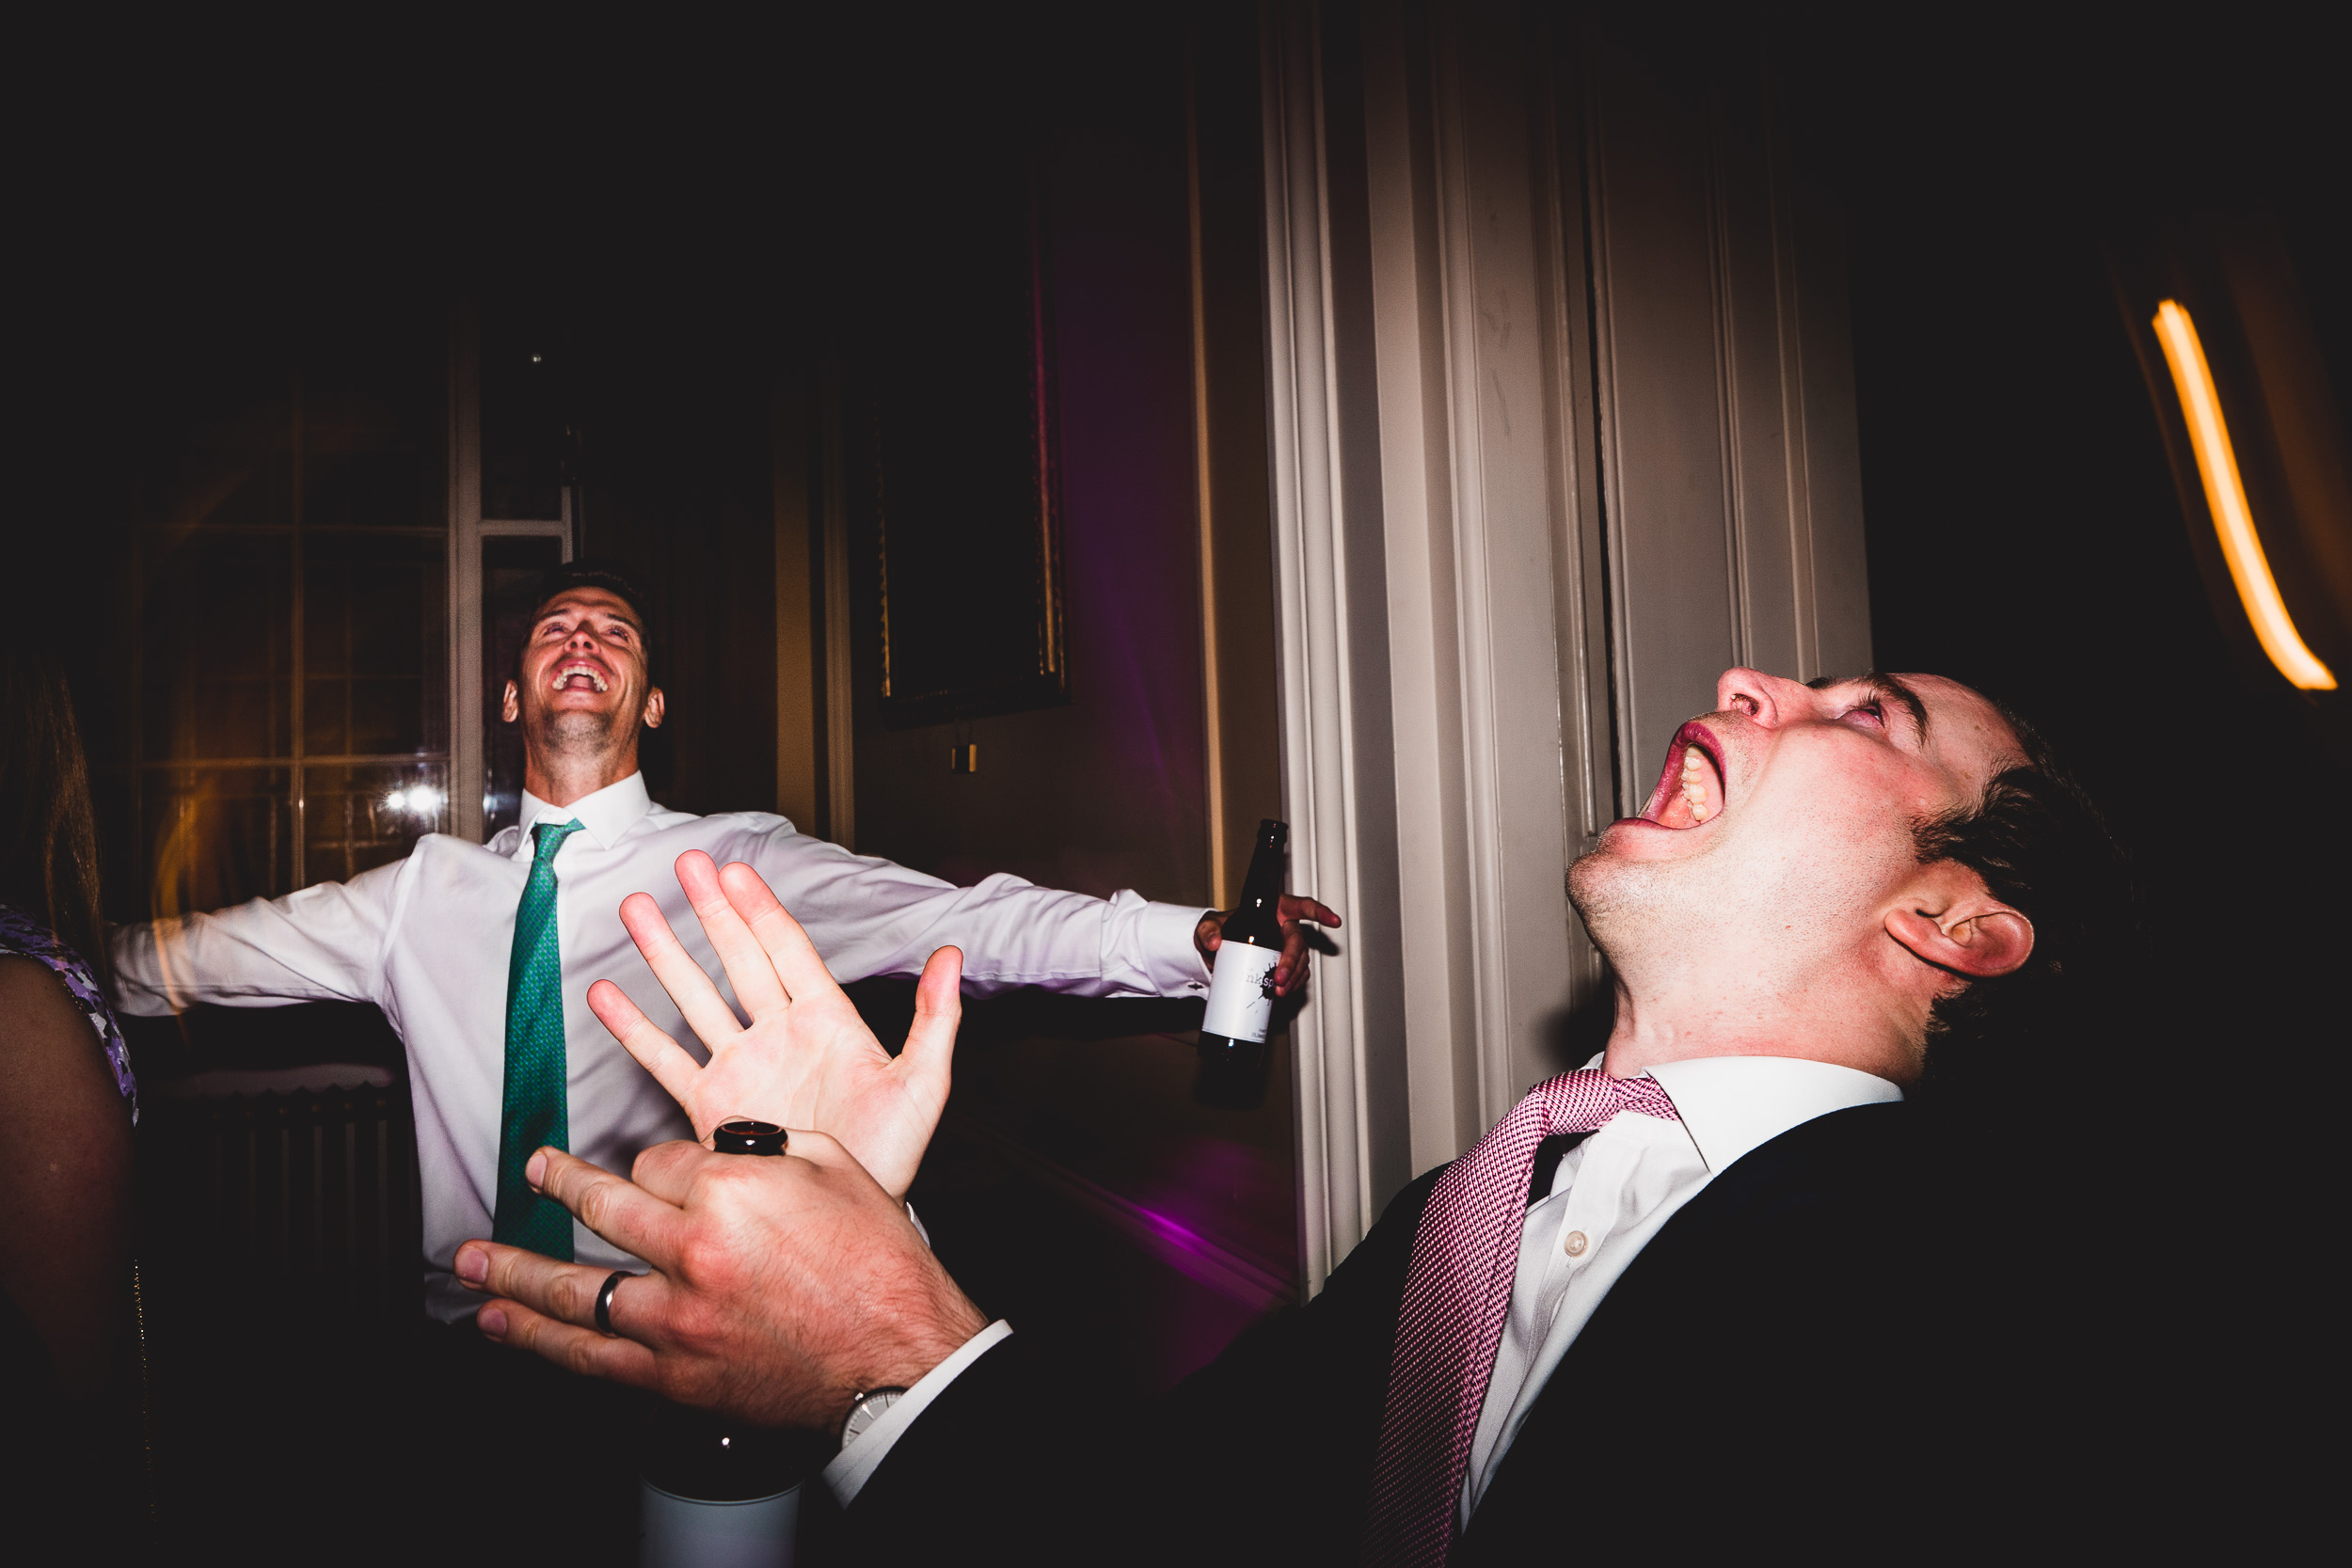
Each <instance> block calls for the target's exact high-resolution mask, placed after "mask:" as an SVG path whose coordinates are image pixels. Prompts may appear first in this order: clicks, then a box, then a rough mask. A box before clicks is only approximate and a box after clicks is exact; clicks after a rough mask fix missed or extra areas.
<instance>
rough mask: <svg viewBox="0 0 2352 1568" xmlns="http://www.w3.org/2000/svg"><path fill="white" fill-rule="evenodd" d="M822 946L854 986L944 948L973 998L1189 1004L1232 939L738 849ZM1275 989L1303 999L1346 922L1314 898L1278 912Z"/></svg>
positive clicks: (822, 851) (1115, 904) (1093, 906)
mask: <svg viewBox="0 0 2352 1568" xmlns="http://www.w3.org/2000/svg"><path fill="white" fill-rule="evenodd" d="M737 852H739V853H740V854H741V855H742V856H743V858H744V860H745V861H746V862H747V863H750V864H751V865H752V867H753V868H754V869H755V871H756V872H757V873H758V874H759V876H760V878H761V879H763V880H764V881H765V882H766V883H767V884H768V885H769V886H770V887H771V888H772V889H774V891H775V893H776V895H778V896H779V897H780V898H781V899H782V900H783V901H784V903H785V904H786V905H787V907H789V908H790V909H791V910H792V911H793V912H794V913H795V914H796V915H797V916H798V917H799V918H800V919H801V920H802V921H803V923H805V924H806V925H807V926H808V927H810V928H811V929H812V930H815V931H817V932H818V936H819V938H820V939H821V940H822V942H823V943H824V949H825V956H826V961H827V963H828V964H829V965H830V966H831V968H832V969H833V972H834V974H835V975H836V976H837V977H839V978H841V979H844V980H858V979H863V978H865V977H866V976H867V975H869V974H914V973H915V972H916V971H917V970H919V969H920V968H921V967H922V963H923V960H924V958H927V957H928V956H929V955H930V953H931V952H933V951H934V950H936V949H938V948H941V947H949V946H952V947H957V948H961V950H962V952H963V955H964V983H965V986H966V987H967V989H969V990H971V991H972V993H973V994H975V995H987V994H989V993H991V992H994V991H999V990H1009V989H1011V988H1014V987H1019V986H1040V987H1043V988H1045V989H1046V990H1056V991H1061V992H1065V993H1069V994H1073V995H1083V996H1183V995H1197V994H1200V993H1201V992H1202V991H1204V990H1206V989H1207V986H1208V980H1209V966H1210V965H1211V964H1213V963H1214V962H1215V959H1214V958H1213V957H1212V955H1213V954H1214V953H1215V951H1216V947H1217V944H1218V942H1219V939H1220V936H1221V933H1222V929H1223V926H1224V921H1225V916H1224V915H1223V914H1222V913H1221V912H1219V911H1216V910H1202V909H1200V908H1199V907H1198V906H1194V905H1179V904H1161V903H1153V902H1152V901H1150V900H1148V899H1146V898H1144V897H1142V896H1141V895H1137V894H1135V893H1117V894H1114V895H1111V896H1110V897H1108V898H1097V897H1094V896H1093V895H1089V894H1082V893H1071V892H1066V891H1063V890H1060V889H1057V888H1045V887H1038V886H1036V885H1034V884H1032V883H1030V882H1027V881H1025V880H1024V879H1021V878H1019V877H1012V876H1005V875H998V876H993V877H987V878H983V879H981V880H979V881H978V882H977V883H975V884H974V885H972V886H970V887H957V886H955V885H954V884H952V883H949V882H945V881H942V880H940V879H938V878H936V877H930V876H926V875H924V874H923V873H921V872H919V871H914V870H910V869H909V868H908V867H906V866H903V865H898V864H894V863H891V862H889V861H885V860H881V859H877V858H876V857H873V856H870V855H856V854H852V853H851V852H850V851H849V850H847V849H844V848H842V847H840V846H838V845H834V844H828V843H825V842H824V841H823V840H821V839H815V838H811V837H809V836H807V835H805V834H803V833H798V832H790V831H788V830H783V829H780V830H779V831H778V832H773V833H770V834H766V835H762V836H761V837H759V838H757V839H756V840H755V841H753V842H750V843H746V844H744V845H742V846H741V847H739V849H738V851H737ZM1279 918H1280V920H1281V923H1282V936H1283V947H1282V961H1281V964H1280V966H1279V973H1278V975H1277V984H1278V986H1279V987H1280V989H1281V990H1284V991H1288V990H1293V989H1295V987H1296V985H1297V982H1298V979H1299V977H1300V975H1301V974H1302V973H1303V964H1304V958H1305V954H1306V949H1307V945H1308V942H1309V940H1310V937H1309V932H1308V930H1307V927H1309V926H1311V925H1318V924H1319V925H1323V926H1328V927H1337V926H1338V925H1339V923H1340V918H1339V916H1338V915H1337V914H1335V913H1333V912H1332V911H1330V910H1329V909H1327V908H1326V907H1325V906H1324V905H1322V904H1320V903H1318V902H1316V901H1315V900H1314V899H1312V898H1310V897H1299V896H1287V897H1285V898H1284V899H1283V900H1282V904H1281V909H1280V911H1279Z"/></svg>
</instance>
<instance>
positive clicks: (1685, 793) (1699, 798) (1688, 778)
mask: <svg viewBox="0 0 2352 1568" xmlns="http://www.w3.org/2000/svg"><path fill="white" fill-rule="evenodd" d="M1682 800H1683V802H1684V804H1686V805H1688V806H1689V807H1690V808H1691V819H1692V821H1693V822H1704V821H1706V820H1707V818H1708V810H1707V753H1706V752H1702V751H1700V750H1699V749H1698V748H1697V747H1696V746H1685V747H1684V748H1683V749H1682Z"/></svg>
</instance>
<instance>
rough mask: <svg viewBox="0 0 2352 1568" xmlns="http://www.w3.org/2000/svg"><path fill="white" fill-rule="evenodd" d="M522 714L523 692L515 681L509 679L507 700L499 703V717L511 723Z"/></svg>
mask: <svg viewBox="0 0 2352 1568" xmlns="http://www.w3.org/2000/svg"><path fill="white" fill-rule="evenodd" d="M522 716H523V694H522V693H521V692H520V691H519V690H517V689H516V686H515V683H514V682H513V681H508V682H507V683H506V700H505V701H504V702H503V703H501V704H500V705H499V717H500V718H501V719H503V720H505V721H507V722H508V723H510V724H511V723H513V722H514V721H516V720H517V719H520V718H521V717H522Z"/></svg>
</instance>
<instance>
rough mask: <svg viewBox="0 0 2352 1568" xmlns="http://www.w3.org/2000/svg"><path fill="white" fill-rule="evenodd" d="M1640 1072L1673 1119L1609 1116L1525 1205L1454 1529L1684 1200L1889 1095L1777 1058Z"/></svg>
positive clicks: (1718, 1060) (1850, 1075)
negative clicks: (1760, 1153)
mask: <svg viewBox="0 0 2352 1568" xmlns="http://www.w3.org/2000/svg"><path fill="white" fill-rule="evenodd" d="M1600 1060H1601V1058H1600V1057H1598V1056H1596V1057H1594V1058H1593V1060H1592V1061H1591V1062H1589V1063H1587V1064H1586V1065H1587V1066H1591V1067H1597V1066H1598V1065H1599V1064H1600ZM1648 1076H1649V1077H1652V1078H1654V1079H1656V1080H1657V1081H1658V1085H1659V1086H1660V1087H1661V1088H1662V1089H1664V1090H1665V1091H1666V1097H1667V1098H1668V1099H1669V1100H1671V1101H1674V1107H1675V1111H1676V1113H1677V1115H1678V1116H1679V1117H1681V1118H1682V1119H1681V1120H1679V1121H1667V1120H1665V1119H1663V1118H1661V1117H1646V1116H1643V1115H1640V1114H1639V1113H1637V1112H1622V1113H1620V1114H1618V1115H1617V1116H1615V1117H1612V1118H1611V1119H1610V1120H1609V1121H1608V1122H1606V1123H1604V1124H1603V1125H1602V1126H1601V1127H1600V1128H1599V1129H1598V1130H1597V1132H1594V1133H1593V1134H1592V1135H1591V1136H1590V1137H1588V1138H1585V1139H1584V1140H1583V1141H1582V1142H1581V1143H1579V1144H1577V1145H1576V1146H1575V1147H1574V1148H1570V1149H1569V1150H1568V1151H1567V1152H1566V1153H1565V1154H1564V1155H1563V1156H1561V1159H1560V1166H1559V1169H1558V1170H1557V1171H1556V1172H1554V1173H1553V1175H1552V1179H1551V1187H1550V1190H1549V1193H1548V1194H1547V1195H1546V1196H1544V1197H1543V1198H1542V1199H1540V1200H1539V1201H1537V1202H1536V1203H1534V1205H1532V1206H1531V1207H1530V1208H1529V1209H1528V1212H1527V1222H1526V1224H1525V1225H1524V1226H1522V1227H1520V1231H1519V1259H1518V1272H1517V1274H1516V1275H1514V1277H1513V1279H1512V1284H1511V1307H1510V1314H1509V1316H1508V1317H1507V1318H1505V1319H1504V1321H1503V1328H1502V1342H1501V1343H1500V1344H1499V1345H1498V1346H1497V1347H1496V1351H1495V1366H1494V1373H1493V1375H1492V1376H1491V1377H1490V1378H1489V1379H1488V1380H1487V1384H1486V1402H1485V1403H1484V1404H1483V1405H1481V1406H1480V1408H1479V1414H1478V1429H1477V1432H1476V1433H1475V1434H1474V1435H1473V1436H1472V1437H1471V1439H1470V1465H1469V1468H1468V1469H1467V1471H1466V1472H1465V1473H1464V1475H1463V1478H1462V1496H1461V1500H1460V1513H1459V1518H1460V1521H1461V1523H1462V1524H1463V1525H1464V1526H1465V1527H1467V1526H1468V1525H1469V1523H1470V1515H1471V1514H1472V1513H1474V1512H1476V1510H1477V1508H1478V1502H1479V1499H1480V1498H1481V1497H1484V1496H1485V1495H1486V1488H1487V1486H1489V1485H1490V1484H1492V1482H1493V1481H1494V1478H1495V1473H1496V1471H1497V1470H1498V1469H1500V1468H1501V1466H1502V1460H1503V1456H1504V1455H1505V1454H1507V1453H1508V1452H1509V1451H1510V1449H1511V1444H1512V1441H1513V1440H1514V1439H1515V1438H1517V1437H1518V1433H1519V1429H1520V1428H1521V1427H1522V1426H1524V1425H1526V1423H1527V1418H1528V1417H1529V1416H1530V1415H1531V1414H1533V1413H1534V1408H1535V1402H1536V1401H1537V1400H1538V1399H1539V1398H1541V1397H1542V1394H1543V1391H1544V1386H1545V1385H1546V1384H1548V1383H1549V1382H1550V1381H1551V1374H1552V1373H1553V1372H1554V1371H1556V1370H1558V1369H1559V1366H1560V1363H1561V1360H1562V1359H1563V1358H1564V1357H1565V1355H1566V1354H1567V1353H1568V1347H1569V1346H1570V1345H1573V1344H1574V1343H1575V1342H1576V1338H1577V1336H1578V1335H1579V1334H1581V1333H1582V1332H1583V1330H1584V1325H1585V1323H1587V1322H1588V1321H1589V1320H1590V1319H1591V1318H1592V1315H1593V1312H1594V1309H1595V1308H1597V1307H1599V1305H1600V1302H1601V1298H1602V1297H1603V1296H1606V1295H1607V1294H1608V1293H1609V1291H1610V1288H1611V1287H1612V1286H1613V1285H1615V1284H1616V1282H1617V1280H1618V1278H1619V1276H1621V1275H1623V1274H1624V1273H1625V1271H1626V1269H1627V1267H1628V1265H1629V1264H1630V1263H1631V1262H1632V1261H1633V1259H1635V1258H1636V1257H1638V1256H1639V1255H1640V1253H1641V1250H1642V1249H1643V1248H1644V1247H1645V1246H1647V1245H1648V1244H1649V1243H1650V1240H1651V1238H1653V1237H1655V1236H1656V1235H1657V1234H1658V1232H1659V1231H1660V1230H1661V1229H1662V1228H1664V1227H1665V1224H1666V1222H1667V1221H1668V1220H1670V1219H1672V1218H1674V1216H1675V1215H1676V1214H1677V1212H1680V1211H1681V1209H1682V1206H1683V1205H1684V1204H1686V1203H1688V1202H1690V1201H1691V1200H1692V1198H1694V1197H1696V1196H1698V1195H1699V1193H1700V1192H1701V1191H1703V1190H1704V1189H1705V1188H1706V1186H1707V1184H1708V1182H1709V1181H1711V1180H1714V1179H1715V1178H1716V1177H1717V1176H1718V1175H1720V1174H1722V1173H1723V1172H1724V1170H1726V1169H1728V1168H1729V1167H1730V1166H1731V1165H1732V1164H1733V1163H1734V1162H1736V1161H1737V1160H1739V1158H1740V1156H1741V1155H1743V1154H1746V1153H1747V1152H1748V1151H1749V1150H1750V1149H1753V1148H1758V1147H1759V1146H1761V1145H1763V1144H1767V1143H1770V1142H1771V1141H1772V1139H1774V1138H1776V1137H1778V1136H1780V1134H1782V1133H1783V1132H1788V1130H1789V1129H1791V1128H1793V1127H1798V1126H1801V1125H1803V1124H1804V1123H1805V1122H1808V1121H1811V1120H1813V1119H1814V1118H1815V1117H1825V1116H1828V1115H1829V1114H1830V1113H1831V1112H1833V1111H1842V1110H1846V1109H1848V1108H1849V1107H1851V1106H1855V1105H1870V1104H1877V1103H1880V1102H1882V1101H1894V1100H1900V1099H1901V1098H1902V1090H1900V1089H1899V1088H1897V1087H1896V1086H1895V1085H1893V1084H1890V1083H1888V1082H1887V1081H1886V1080H1885V1079H1883V1078H1878V1077H1874V1076H1872V1075H1871V1074H1869V1073H1867V1072H1858V1071H1856V1070H1855V1069H1851V1068H1843V1067H1837V1066H1835V1065H1833V1064H1831V1063H1828V1062H1814V1061H1805V1060H1802V1059H1799V1058H1796V1057H1788V1056H1711V1057H1706V1058H1702V1059H1699V1060H1695V1061H1685V1062H1661V1063H1660V1064H1659V1065H1658V1066H1657V1067H1654V1068H1652V1069H1650V1071H1649V1073H1648Z"/></svg>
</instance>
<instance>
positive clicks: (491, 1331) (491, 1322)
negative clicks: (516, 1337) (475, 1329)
mask: <svg viewBox="0 0 2352 1568" xmlns="http://www.w3.org/2000/svg"><path fill="white" fill-rule="evenodd" d="M473 1321H474V1322H475V1323H478V1324H480V1325H481V1328H482V1332H483V1333H485V1334H486V1335H488V1336H489V1337H490V1338H493V1339H503V1338H506V1314H505V1313H504V1312H501V1310H499V1309H498V1308H497V1307H484V1308H483V1309H482V1310H481V1311H479V1312H477V1313H475V1314H474V1320H473Z"/></svg>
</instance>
